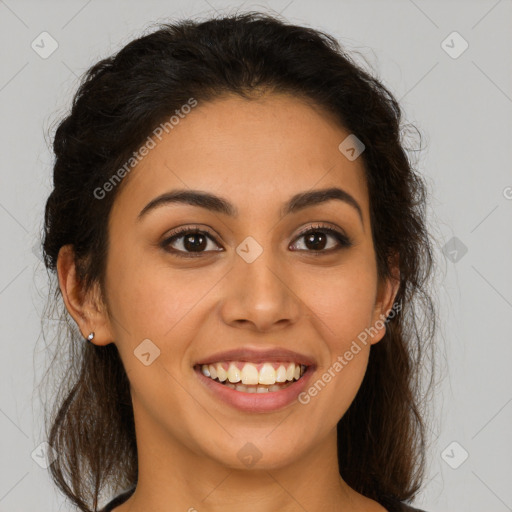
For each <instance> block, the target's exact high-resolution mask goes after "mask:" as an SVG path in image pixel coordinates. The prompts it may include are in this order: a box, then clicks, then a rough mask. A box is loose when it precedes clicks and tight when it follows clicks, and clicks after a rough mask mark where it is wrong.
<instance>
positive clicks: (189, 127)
mask: <svg viewBox="0 0 512 512" xmlns="http://www.w3.org/2000/svg"><path fill="white" fill-rule="evenodd" d="M349 135H350V132H349V131H347V130H346V129H345V128H343V127H342V126H341V125H340V124H339V123H338V122H337V120H336V119H335V118H334V116H332V115H330V114H329V113H327V112H325V111H323V110H322V109H320V108H318V107H315V106H314V105H311V104H308V103H306V102H305V101H303V100H301V99H298V98H295V97H292V96H290V95H286V94H270V95H267V96H264V97H262V98H258V99H251V100H247V99H244V98H241V97H238V96H232V95H229V96H225V97H223V98H220V99H217V100H214V101H211V102H206V103H198V105H197V106H196V107H194V108H193V109H192V110H191V111H190V113H188V114H187V115H184V116H183V117H182V118H180V120H179V122H178V123H177V124H176V125H174V127H173V128H172V130H170V131H169V133H165V132H164V135H163V136H162V137H161V140H158V139H154V140H155V142H156V145H155V147H154V148H153V149H151V150H149V152H148V154H147V155H146V156H144V158H143V159H142V160H141V161H140V162H139V163H138V164H137V165H136V166H135V167H134V168H133V170H132V171H131V172H130V173H129V174H128V175H127V176H126V177H125V178H124V180H125V182H124V183H123V187H122V188H123V190H122V191H120V194H119V197H118V198H117V199H116V203H118V204H117V205H116V208H117V209H119V208H122V209H125V208H130V209H133V210H134V209H137V213H138V212H139V211H140V210H141V209H142V208H143V207H144V206H145V205H146V203H147V202H148V201H150V200H151V199H153V198H154V197H155V196H157V195H159V194H162V193H163V192H169V191H171V190H173V189H176V188H179V189H186V188H190V189H195V190H207V191H211V192H214V193H216V194H218V195H222V196H224V197H229V198H230V201H231V202H233V203H234V204H236V205H237V209H238V210H240V211H241V212H243V211H244V210H246V209H247V211H248V212H249V211H250V210H251V208H254V207H255V206H256V207H261V206H262V205H263V204H265V205H266V206H269V207H271V205H272V204H275V205H276V207H277V206H278V205H281V204H282V203H283V202H284V201H285V200H287V199H288V198H289V197H290V196H292V195H294V194H296V193H299V192H304V191H307V190H311V189H315V188H327V187H330V186H337V187H342V188H343V189H344V190H346V191H347V192H348V193H350V194H351V195H353V196H354V197H356V198H357V200H358V202H359V203H360V204H361V208H362V209H367V207H368V204H367V200H368V198H367V190H366V180H365V178H364V166H363V161H362V158H358V159H356V160H354V161H350V160H348V159H347V158H346V157H345V156H344V155H343V154H342V153H341V152H340V150H339V149H338V146H339V145H340V143H341V142H342V141H343V140H344V139H345V138H346V137H347V136H349Z"/></svg>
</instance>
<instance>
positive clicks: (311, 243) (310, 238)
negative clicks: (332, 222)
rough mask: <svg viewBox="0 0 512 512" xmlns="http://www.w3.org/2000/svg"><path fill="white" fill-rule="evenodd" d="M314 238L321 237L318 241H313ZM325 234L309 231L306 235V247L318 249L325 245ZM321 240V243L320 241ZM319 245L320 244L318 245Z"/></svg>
mask: <svg viewBox="0 0 512 512" xmlns="http://www.w3.org/2000/svg"><path fill="white" fill-rule="evenodd" d="M316 238H321V241H320V242H318V241H317V242H315V241H314V240H315V239H316ZM325 239H326V237H325V234H324V233H310V234H309V235H307V236H306V247H307V248H308V249H314V250H319V249H323V248H324V247H325V241H326V240H325ZM322 242H323V243H322ZM319 245H320V246H319Z"/></svg>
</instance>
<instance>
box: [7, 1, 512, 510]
mask: <svg viewBox="0 0 512 512" xmlns="http://www.w3.org/2000/svg"><path fill="white" fill-rule="evenodd" d="M236 7H240V8H241V10H242V11H245V10H265V11H270V12H274V13H278V12H280V13H282V15H283V16H285V17H286V18H287V19H289V20H290V21H293V22H295V23H299V24H306V25H310V26H312V27H315V28H319V29H322V30H325V31H327V32H329V33H331V34H333V35H334V36H335V37H337V38H338V39H339V40H340V42H342V43H343V44H344V45H346V47H347V48H348V49H353V50H357V51H359V52H360V53H361V55H362V56H364V57H365V59H366V60H367V62H368V65H370V66H372V68H373V69H374V71H375V72H376V73H377V75H378V76H379V77H380V78H381V80H383V82H384V83H385V85H387V86H388V87H389V88H390V89H391V91H392V92H393V93H394V94H395V95H396V96H397V98H398V99H400V100H401V104H402V106H403V108H404V110H405V116H406V119H405V121H406V122H412V123H413V124H414V125H416V126H417V127H418V128H419V129H420V131H421V132H422V134H423V136H424V138H423V146H424V150H423V151H422V152H421V153H420V154H419V163H418V167H419V169H420V170H421V172H422V173H423V174H424V175H425V176H426V179H427V182H428V184H429V188H430V190H431V198H430V212H429V216H430V223H431V225H432V229H433V234H434V236H435V237H436V238H437V244H436V255H437V257H438V259H439V262H440V272H439V275H438V278H437V280H436V285H435V290H434V293H435V295H436V297H437V302H438V303H439V306H440V310H441V330H440V332H439V335H438V339H437V342H438V360H439V364H438V367H439V372H438V373H439V384H438V388H437V390H436V394H435V396H436V399H435V401H434V402H433V407H434V409H433V410H434V417H435V421H434V422H433V423H432V425H431V426H430V428H429V432H430V440H429V448H428V456H429V468H428V478H427V481H426V483H425V486H424V488H423V490H422V492H421V494H420V495H419V496H418V499H417V500H416V502H415V505H416V506H418V507H420V508H424V509H425V510H427V511H428V512H454V511H464V512H477V511H478V512H481V511H485V512H505V511H507V510H512V486H511V485H510V484H511V483H512V482H511V475H512V443H511V440H510V432H511V426H512V403H511V402H512V372H511V371H510V364H511V361H512V358H511V356H512V343H511V341H512V340H511V332H512V321H511V319H512V286H511V285H512V271H511V262H512V258H511V254H512V172H511V167H510V162H511V152H512V150H511V147H512V144H511V132H512V130H511V126H512V116H511V113H512V79H511V77H512V66H511V58H510V56H511V52H510V48H511V42H512V41H511V40H512V31H511V30H510V27H511V26H512V24H511V21H512V4H511V2H510V0H508V1H507V0H501V1H496V0H480V1H464V2H463V1H444V2H441V1H427V0H400V1H399V0H396V1H382V0H381V1H373V2H372V1H368V0H365V1H359V2H356V1H347V0H343V1H337V2H335V1H327V0H322V1H320V0H316V1H315V2H307V1H305V0H291V1H290V0H284V1H272V2H268V3H263V2H261V3H249V2H245V3H243V4H242V2H221V1H214V0H209V1H208V2H207V1H205V0H197V1H176V0H172V1H171V0H170V1H156V0H153V1H145V2H142V1H138V2H135V1H122V2H121V1H103V2H100V1H99V0H89V1H87V0H85V1H82V0H80V1H78V0H77V1H75V0H73V1H67V2H64V1H62V2H55V1H53V2H52V1H38V2H35V1H32V2H29V1H18V0H5V1H1V0H0V37H1V48H2V53H1V56H2V57H1V59H2V62H1V67H0V106H1V113H2V116H1V126H0V129H1V134H0V135H1V136H0V140H1V144H2V153H1V162H2V164H1V170H0V180H1V187H0V227H1V234H2V242H1V265H0V314H1V324H0V325H1V328H2V354H3V357H1V358H0V390H1V391H0V434H1V435H0V443H1V444H0V447H1V449H0V512H1V511H4V512H5V511H9V512H20V511H28V510H37V511H38V512H50V511H52V512H54V511H56V510H68V509H69V505H66V503H65V501H64V499H63V497H62V496H61V495H60V494H59V493H58V492H57V490H56V489H55V488H54V487H53V485H52V483H51V482H50V478H49V474H48V471H47V470H46V469H44V468H42V467H40V466H39V465H38V464H37V463H36V460H37V453H40V452H41V450H44V446H43V447H40V445H41V443H43V442H44V441H45V439H44V436H43V433H42V423H41V411H40V409H41V405H40V403H39V397H38V391H39V390H38V389H37V384H38V382H39V380H40V378H41V376H42V373H43V371H44V370H45V369H46V366H45V364H46V363H47V360H48V359H49V357H50V354H48V349H47V348H46V345H45V343H44V340H42V338H41V337H40V332H41V325H40V317H41V314H42V309H43V305H44V300H45V297H46V295H45V294H46V279H47V277H46V273H45V271H44V268H43V265H42V263H41V261H40V259H39V254H38V251H37V250H34V249H33V248H34V245H35V243H36V241H37V240H38V237H39V233H40V229H41V226H42V215H43V206H44V202H45V200H46V197H47V195H48V193H49V192H50V176H51V165H52V155H51V153H50V151H49V149H48V145H47V141H46V140H45V132H47V131H48V130H49V129H51V127H52V124H53V123H55V122H56V121H58V120H59V119H60V117H61V116H62V115H63V114H64V113H65V112H66V110H67V109H68V107H69V105H70V100H71V95H72V94H73V92H74V91H75V89H76V86H77V83H78V77H79V76H80V75H81V74H82V73H83V72H84V71H85V70H86V69H87V68H88V67H89V66H91V65H92V64H93V63H95V62H96V61H97V60H99V59H100V58H103V57H106V56H108V55H110V54H111V53H112V52H114V51H116V50H118V49H119V48H120V47H121V46H123V45H124V44H126V43H127V42H128V41H129V40H131V39H132V38H134V37H136V36H138V35H141V34H142V32H143V30H144V29H146V28H147V27H149V25H150V23H151V22H155V21H164V20H165V19H167V18H169V17H173V18H174V17H178V18H182V17H186V16H196V15H200V16H201V17H207V16H208V15H210V14H212V13H214V12H215V11H219V12H221V13H223V12H224V13H227V12H232V11H234V10H235V8H236ZM43 31H47V32H48V33H49V34H50V35H51V36H52V37H53V38H54V39H55V40H56V42H57V44H58V48H57V50H56V51H55V52H54V53H52V54H51V55H50V56H49V57H47V58H42V57H41V56H40V54H38V53H37V52H36V51H35V50H34V49H33V48H32V47H31V44H32V42H33V41H35V43H34V44H36V43H38V41H39V43H38V44H39V45H40V46H42V44H41V43H40V40H41V37H42V36H40V34H41V33H42V32H43ZM454 31H456V32H458V34H460V36H458V35H451V36H450V34H452V32H454ZM448 36H450V37H448ZM44 37H47V36H44ZM461 37H462V38H463V39H461ZM447 38H448V39H447ZM445 40H446V42H445V43H444V44H442V42H443V41H445ZM464 40H465V41H467V43H468V45H469V46H468V48H467V50H466V51H464V52H463V53H462V54H460V55H459V53H460V51H461V50H462V49H463V45H464ZM45 41H46V42H45V48H46V49H48V48H50V43H49V39H46V40H45ZM40 51H42V49H41V50H40ZM449 53H451V55H449ZM454 57H456V58H454ZM361 62H363V61H362V60H361ZM363 64H364V62H363ZM364 65H367V64H364ZM453 237H456V238H455V239H453ZM446 244H447V245H446ZM465 251H467V252H465ZM452 443H455V444H452ZM38 447H39V448H38ZM34 450H36V454H35V455H34V457H32V456H31V454H32V453H33V452H34ZM38 450H39V452H38ZM466 452H467V454H468V458H467V459H466V460H465V461H464V462H462V461H463V459H464V456H465V453H466ZM310 512H313V511H310Z"/></svg>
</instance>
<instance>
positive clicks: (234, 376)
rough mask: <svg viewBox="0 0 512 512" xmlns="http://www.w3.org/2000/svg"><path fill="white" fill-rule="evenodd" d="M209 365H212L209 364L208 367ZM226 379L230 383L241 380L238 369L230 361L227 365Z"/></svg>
mask: <svg viewBox="0 0 512 512" xmlns="http://www.w3.org/2000/svg"><path fill="white" fill-rule="evenodd" d="M211 367H212V365H210V368H211ZM228 380H229V382H231V383H234V382H240V381H241V380H242V378H241V376H240V370H239V369H238V368H237V367H236V366H235V365H234V364H233V363H231V364H230V365H229V369H228Z"/></svg>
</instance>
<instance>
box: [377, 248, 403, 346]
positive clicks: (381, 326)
mask: <svg viewBox="0 0 512 512" xmlns="http://www.w3.org/2000/svg"><path fill="white" fill-rule="evenodd" d="M390 274H391V276H390V277H387V278H385V279H380V280H379V284H378V287H377V298H376V301H375V308H374V310H373V315H372V323H371V327H372V332H375V331H376V333H375V335H374V336H372V337H371V342H370V343H371V344H372V345H373V344H375V343H378V342H379V341H380V340H381V339H382V338H383V337H384V334H386V324H385V321H386V318H387V317H388V316H389V314H390V312H391V311H392V309H393V305H394V301H395V297H396V294H397V293H398V288H399V287H400V266H399V257H398V255H395V256H394V257H393V258H392V259H391V260H390Z"/></svg>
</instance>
